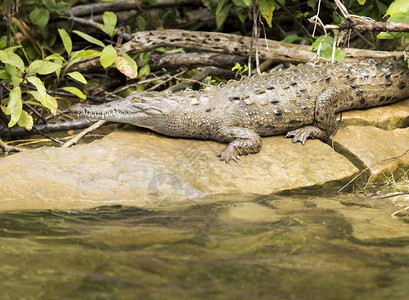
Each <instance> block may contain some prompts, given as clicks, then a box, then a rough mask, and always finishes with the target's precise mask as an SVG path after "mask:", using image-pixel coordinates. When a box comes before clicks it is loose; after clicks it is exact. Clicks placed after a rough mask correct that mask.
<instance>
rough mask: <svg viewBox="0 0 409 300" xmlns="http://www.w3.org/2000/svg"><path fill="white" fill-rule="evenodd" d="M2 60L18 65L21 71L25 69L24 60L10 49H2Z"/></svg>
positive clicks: (0, 57) (0, 56) (0, 52)
mask: <svg viewBox="0 0 409 300" xmlns="http://www.w3.org/2000/svg"><path fill="white" fill-rule="evenodd" d="M0 61H1V62H2V63H4V64H9V65H12V66H15V67H17V68H18V69H20V70H21V71H23V70H24V62H23V60H22V59H21V58H20V56H18V55H17V54H15V53H13V52H12V51H10V50H9V49H6V50H0Z"/></svg>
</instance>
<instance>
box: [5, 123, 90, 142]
mask: <svg viewBox="0 0 409 300" xmlns="http://www.w3.org/2000/svg"><path fill="white" fill-rule="evenodd" d="M95 122H96V121H95V120H89V119H77V120H71V121H65V122H61V123H48V124H40V125H35V129H32V130H26V129H25V128H23V127H17V126H15V127H13V128H1V129H0V137H8V138H22V137H26V136H30V135H34V134H38V132H39V131H40V132H44V133H51V132H58V131H64V130H72V129H83V128H86V127H89V126H91V125H92V124H94V123H95Z"/></svg>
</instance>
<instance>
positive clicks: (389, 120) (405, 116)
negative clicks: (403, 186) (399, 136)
mask: <svg viewBox="0 0 409 300" xmlns="http://www.w3.org/2000/svg"><path fill="white" fill-rule="evenodd" d="M341 124H342V126H343V127H346V126H350V125H370V126H375V127H378V128H382V129H395V128H403V127H408V126H409V99H408V100H404V101H399V102H396V103H394V104H390V105H386V106H380V107H374V108H370V109H361V110H351V111H347V112H344V113H342V123H341Z"/></svg>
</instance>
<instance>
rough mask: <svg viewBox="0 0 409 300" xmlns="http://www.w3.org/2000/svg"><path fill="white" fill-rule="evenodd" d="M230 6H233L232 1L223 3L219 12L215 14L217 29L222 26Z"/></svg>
mask: <svg viewBox="0 0 409 300" xmlns="http://www.w3.org/2000/svg"><path fill="white" fill-rule="evenodd" d="M232 6H233V3H229V4H227V5H225V6H223V8H222V9H221V11H220V13H219V14H217V15H216V26H217V29H220V28H221V27H222V26H223V24H224V21H226V18H227V16H228V15H229V13H230V9H231V8H232Z"/></svg>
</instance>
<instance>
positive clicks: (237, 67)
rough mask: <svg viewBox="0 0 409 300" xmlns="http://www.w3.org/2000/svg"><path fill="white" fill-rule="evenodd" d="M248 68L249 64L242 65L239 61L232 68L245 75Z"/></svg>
mask: <svg viewBox="0 0 409 300" xmlns="http://www.w3.org/2000/svg"><path fill="white" fill-rule="evenodd" d="M248 69H249V67H248V66H246V65H244V66H242V65H240V64H239V63H236V64H235V65H234V67H233V68H231V70H232V71H234V70H237V71H238V72H239V74H240V76H243V75H244V74H245V73H246V72H247V71H248Z"/></svg>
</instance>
